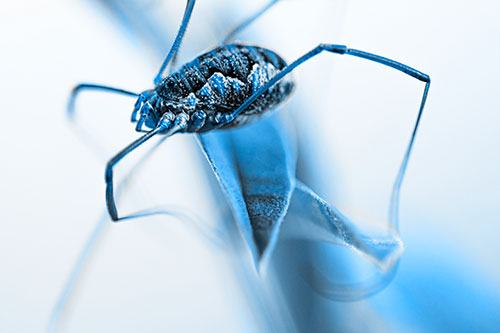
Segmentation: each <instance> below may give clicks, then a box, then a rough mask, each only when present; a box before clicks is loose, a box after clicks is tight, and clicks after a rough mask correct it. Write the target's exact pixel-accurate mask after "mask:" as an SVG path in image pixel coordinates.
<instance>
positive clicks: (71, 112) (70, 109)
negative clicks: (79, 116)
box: [66, 83, 139, 119]
mask: <svg viewBox="0 0 500 333" xmlns="http://www.w3.org/2000/svg"><path fill="white" fill-rule="evenodd" d="M83 90H100V91H106V92H111V93H115V94H122V95H125V96H131V97H139V94H137V93H134V92H131V91H128V90H125V89H120V88H114V87H109V86H103V85H100V84H93V83H80V84H79V85H77V86H75V87H74V88H73V90H72V91H71V94H70V96H69V99H68V106H67V109H66V115H67V116H68V118H70V119H73V118H74V116H75V101H76V98H77V97H78V95H79V94H80V92H81V91H83Z"/></svg>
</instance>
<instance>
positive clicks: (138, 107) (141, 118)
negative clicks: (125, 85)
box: [131, 90, 160, 132]
mask: <svg viewBox="0 0 500 333" xmlns="http://www.w3.org/2000/svg"><path fill="white" fill-rule="evenodd" d="M157 101H158V94H157V93H156V91H154V90H146V91H144V92H143V93H141V94H140V95H139V98H138V99H137V102H135V106H134V111H132V118H131V120H132V122H133V123H135V122H136V123H137V126H136V128H135V130H136V131H137V132H146V130H144V129H143V126H146V127H148V128H149V129H154V128H155V127H156V126H157V124H158V121H159V119H160V114H159V113H158V112H157V110H156V105H157Z"/></svg>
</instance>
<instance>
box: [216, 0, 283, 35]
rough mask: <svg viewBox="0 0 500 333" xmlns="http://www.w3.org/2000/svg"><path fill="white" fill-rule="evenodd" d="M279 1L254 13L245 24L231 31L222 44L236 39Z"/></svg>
mask: <svg viewBox="0 0 500 333" xmlns="http://www.w3.org/2000/svg"><path fill="white" fill-rule="evenodd" d="M278 1H279V0H271V1H269V2H268V3H267V4H266V5H265V6H264V7H262V8H261V9H259V10H258V11H257V12H255V13H253V14H252V15H251V16H249V17H247V18H246V19H245V20H244V21H243V22H241V23H240V24H239V25H237V26H236V27H235V28H234V29H233V30H231V31H230V32H229V33H228V34H227V35H226V37H224V39H223V40H222V41H221V42H220V43H221V44H227V43H229V42H230V41H231V40H232V39H234V37H235V36H236V35H237V34H238V33H240V32H241V31H242V30H243V29H245V28H246V27H248V26H249V25H250V24H252V23H253V22H254V21H255V20H257V19H258V18H259V17H260V16H261V15H262V14H264V13H265V12H266V11H267V10H268V9H270V8H271V7H272V6H273V5H275V4H276V3H277V2H278Z"/></svg>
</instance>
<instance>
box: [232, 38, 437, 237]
mask: <svg viewBox="0 0 500 333" xmlns="http://www.w3.org/2000/svg"><path fill="white" fill-rule="evenodd" d="M323 51H327V52H331V53H336V54H341V55H342V54H348V55H352V56H355V57H359V58H363V59H367V60H370V61H374V62H378V63H380V64H382V65H385V66H389V67H392V68H394V69H397V70H398V71H401V72H403V73H405V74H407V75H410V76H412V77H414V78H416V79H417V80H420V81H422V82H425V88H424V92H423V95H422V100H421V102H420V108H419V111H418V115H417V120H416V121H415V126H414V127H413V131H412V134H411V137H410V141H409V143H408V146H407V148H406V152H405V154H404V156H403V160H402V162H401V165H400V168H399V172H398V175H397V176H396V180H395V181H394V185H393V190H392V194H391V203H390V208H389V221H390V222H391V223H392V224H393V225H394V226H395V227H396V228H397V226H398V202H399V192H400V188H401V183H402V181H403V177H404V174H405V172H406V167H407V165H408V160H409V158H410V154H411V150H412V148H413V143H414V141H415V136H416V134H417V130H418V126H419V123H420V119H421V117H422V113H423V111H424V106H425V101H426V99H427V94H428V92H429V87H430V83H431V79H430V77H429V75H427V74H424V73H422V72H420V71H418V70H416V69H414V68H411V67H409V66H407V65H404V64H402V63H400V62H397V61H395V60H392V59H388V58H385V57H381V56H378V55H375V54H372V53H368V52H364V51H359V50H356V49H350V48H348V47H347V46H344V45H334V44H320V45H318V46H317V47H315V48H314V49H312V50H311V51H309V52H308V53H306V54H304V55H303V56H302V57H300V58H298V59H297V60H295V61H294V62H292V63H291V64H290V65H288V66H286V67H285V68H284V69H283V70H281V72H279V73H278V74H276V75H275V76H274V77H273V78H272V79H271V80H269V81H268V82H267V83H266V84H264V85H263V86H262V87H261V88H260V89H259V90H257V91H256V92H255V93H254V94H253V95H252V96H250V97H249V98H248V99H247V100H246V101H245V102H244V103H243V104H242V105H241V106H240V107H238V108H237V109H236V110H235V111H234V112H233V113H232V114H229V115H227V116H226V118H225V119H224V122H225V123H229V122H231V121H233V120H234V118H235V117H236V116H238V115H239V114H240V113H241V112H242V111H243V110H245V109H246V108H247V107H248V106H249V105H250V104H251V103H253V102H254V101H255V100H256V99H257V98H259V96H260V95H262V94H263V93H265V92H266V91H268V90H269V89H270V88H271V87H272V86H273V85H275V84H276V83H277V82H278V81H279V80H281V79H282V78H283V77H284V76H285V75H287V74H288V73H290V72H291V71H293V70H294V69H295V68H297V67H298V66H300V65H301V64H303V63H304V62H306V61H308V60H310V59H311V58H313V57H315V56H317V55H318V54H320V53H321V52H323Z"/></svg>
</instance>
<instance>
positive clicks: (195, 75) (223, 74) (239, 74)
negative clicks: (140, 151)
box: [155, 44, 294, 132]
mask: <svg viewBox="0 0 500 333" xmlns="http://www.w3.org/2000/svg"><path fill="white" fill-rule="evenodd" d="M284 67H286V63H285V61H284V60H283V59H282V58H281V57H280V56H278V55H277V54H276V53H274V52H273V51H270V50H267V49H264V48H260V47H256V46H248V45H241V44H233V45H221V46H218V47H217V48H215V49H213V50H212V51H209V52H207V53H204V54H202V55H200V56H198V57H197V58H196V59H194V60H193V61H191V62H189V63H187V64H186V65H184V66H182V67H181V68H180V69H179V70H178V71H176V72H175V73H173V74H171V75H170V76H168V77H166V78H165V79H164V80H163V81H161V82H160V83H159V84H158V86H157V87H156V89H155V90H156V92H157V94H158V97H159V98H160V103H159V105H160V106H159V108H160V110H157V111H158V112H159V113H160V115H161V114H163V113H165V112H167V111H171V112H174V113H177V112H185V113H188V115H192V114H194V113H195V112H204V113H205V114H206V119H207V120H206V121H205V123H204V124H203V126H201V127H191V130H190V128H189V127H188V129H187V131H190V132H194V131H196V132H206V131H208V130H210V129H213V128H215V127H217V123H218V119H220V116H221V115H224V114H227V113H231V112H233V111H234V110H236V109H237V108H238V106H240V105H241V104H243V102H245V101H246V100H247V99H248V98H249V97H250V96H252V94H253V93H255V92H256V91H257V90H258V89H259V88H261V87H262V86H263V85H264V84H265V83H266V82H268V81H269V80H270V79H271V78H272V77H273V76H274V75H275V74H276V73H277V72H279V71H281V70H282V69H283V68H284ZM293 86H294V83H293V80H292V79H291V77H290V76H289V75H288V76H285V77H284V78H283V79H281V80H280V81H278V82H277V83H276V84H275V85H273V86H272V87H271V88H270V89H269V90H268V91H267V92H266V93H264V94H262V95H261V96H260V97H259V98H257V99H256V100H255V101H254V102H253V103H252V104H250V105H249V106H248V107H247V108H246V109H245V110H243V112H241V113H240V114H239V115H238V116H237V117H236V118H235V119H234V120H233V121H232V122H230V123H228V124H226V125H224V126H223V127H222V128H231V127H235V126H238V125H242V124H246V123H249V122H252V121H254V120H257V119H258V118H260V116H261V115H263V114H264V113H266V111H269V110H272V109H274V108H275V107H276V106H277V105H278V104H280V103H282V102H283V101H284V100H285V99H286V98H287V97H288V96H289V95H290V93H291V91H292V90H293ZM172 104H176V105H178V106H179V107H178V108H177V110H173V109H172V108H171V107H170V108H169V105H172Z"/></svg>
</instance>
